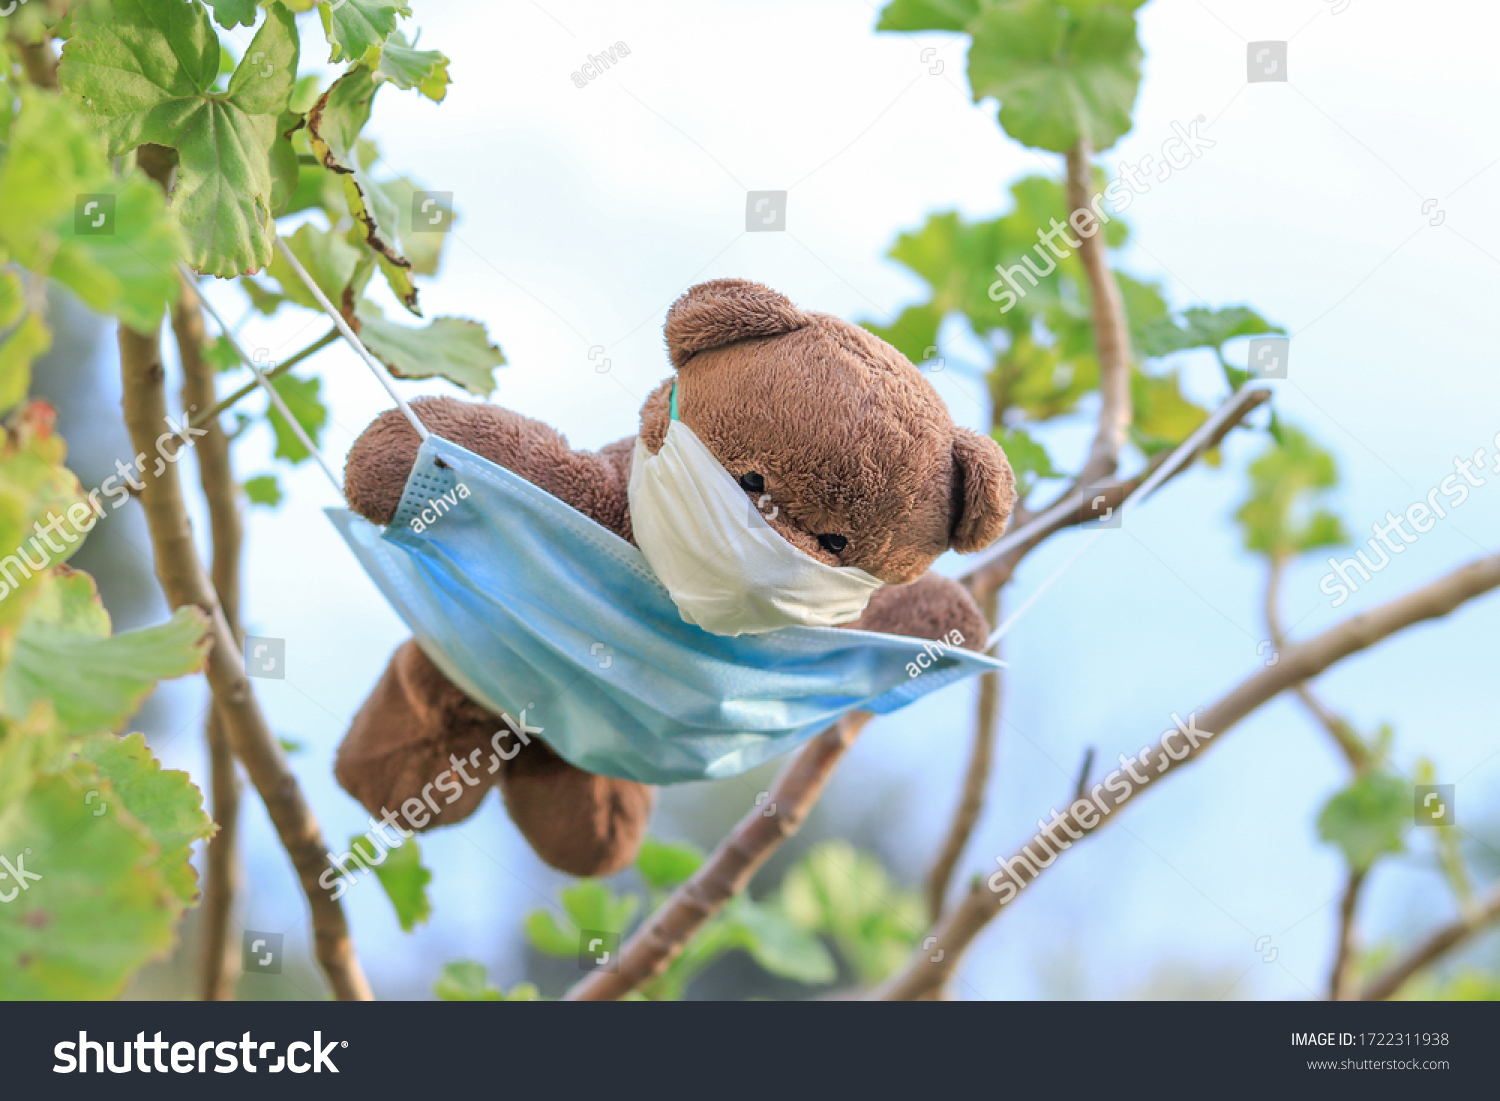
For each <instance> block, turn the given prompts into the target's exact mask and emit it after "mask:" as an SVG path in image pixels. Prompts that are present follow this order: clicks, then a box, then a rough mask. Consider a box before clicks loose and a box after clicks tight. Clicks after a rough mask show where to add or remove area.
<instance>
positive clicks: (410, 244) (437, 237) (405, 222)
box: [325, 173, 456, 275]
mask: <svg viewBox="0 0 1500 1101" xmlns="http://www.w3.org/2000/svg"><path fill="white" fill-rule="evenodd" d="M325 175H326V173H325ZM374 186H375V187H378V188H379V189H380V190H381V191H382V192H383V193H384V194H385V198H386V204H387V206H388V207H389V208H390V209H392V210H394V211H395V212H396V214H397V216H398V218H399V221H398V223H397V224H398V226H399V232H400V234H401V247H402V249H403V251H404V252H405V253H406V258H407V259H408V260H410V261H411V270H412V271H413V272H415V273H416V274H417V275H436V274H437V273H438V267H439V266H440V265H441V263H442V258H443V246H444V245H446V244H447V242H448V234H447V233H446V232H443V233H419V232H414V224H413V223H414V220H415V215H416V210H417V203H416V202H415V201H414V200H415V199H416V195H417V192H418V191H420V190H423V189H422V188H419V187H417V185H416V184H415V183H413V182H412V181H411V180H409V179H407V178H406V177H405V176H399V177H397V178H396V179H393V180H380V181H378V182H376V183H375V184H374ZM340 201H342V190H340ZM423 201H424V202H431V203H432V204H433V206H432V207H431V208H429V209H431V210H433V211H435V212H436V215H435V216H439V217H440V218H441V219H442V221H443V224H444V225H447V226H450V227H451V226H452V225H453V224H454V222H455V221H456V216H455V213H454V211H453V210H452V208H450V207H448V206H447V205H445V204H443V203H442V202H441V201H439V200H438V199H437V198H436V197H435V196H432V195H428V196H427V198H426V199H424V200H423Z"/></svg>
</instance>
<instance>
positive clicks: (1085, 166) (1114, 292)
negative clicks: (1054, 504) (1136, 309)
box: [1068, 138, 1132, 487]
mask: <svg viewBox="0 0 1500 1101" xmlns="http://www.w3.org/2000/svg"><path fill="white" fill-rule="evenodd" d="M1093 170H1094V168H1093V151H1092V150H1091V149H1090V148H1089V143H1088V141H1087V140H1085V139H1083V138H1080V139H1079V140H1078V144H1076V145H1075V146H1073V148H1072V149H1070V150H1068V210H1069V211H1070V212H1072V211H1078V210H1088V209H1089V189H1090V185H1091V184H1092V183H1093ZM1094 225H1095V230H1094V233H1093V235H1092V236H1089V237H1085V236H1084V235H1083V234H1081V233H1080V234H1079V235H1078V240H1079V249H1078V258H1079V260H1081V261H1082V262H1083V271H1084V274H1085V276H1086V277H1087V278H1088V284H1089V309H1090V312H1091V314H1092V319H1093V323H1094V356H1095V358H1096V359H1097V360H1098V361H1099V398H1100V406H1099V422H1098V426H1097V428H1096V429H1095V431H1094V442H1093V443H1092V444H1091V445H1090V446H1089V455H1088V459H1087V460H1085V462H1084V464H1083V470H1082V472H1081V473H1080V474H1079V476H1078V481H1079V484H1080V485H1081V486H1084V487H1088V486H1092V485H1093V484H1094V483H1096V482H1098V481H1099V480H1101V479H1103V478H1108V477H1110V476H1111V475H1113V474H1114V472H1115V470H1116V468H1117V467H1118V466H1119V464H1120V451H1121V449H1122V448H1124V446H1125V435H1126V433H1127V432H1128V431H1129V429H1130V420H1131V415H1132V414H1131V409H1130V368H1131V355H1130V326H1129V324H1128V323H1127V321H1126V319H1125V300H1124V299H1123V298H1121V297H1120V284H1119V283H1118V282H1116V281H1115V274H1114V272H1112V271H1110V269H1109V249H1108V246H1107V245H1106V244H1105V241H1104V227H1103V226H1102V225H1100V224H1099V223H1098V222H1097V221H1096V222H1095V223H1094Z"/></svg>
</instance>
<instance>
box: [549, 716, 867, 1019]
mask: <svg viewBox="0 0 1500 1101" xmlns="http://www.w3.org/2000/svg"><path fill="white" fill-rule="evenodd" d="M871 718H872V716H871V715H870V714H868V713H867V712H863V711H856V712H854V713H852V714H849V715H845V716H844V717H843V718H842V719H840V720H839V721H838V722H836V723H834V724H833V725H832V726H830V727H829V728H828V729H827V730H825V731H823V733H821V734H819V735H818V736H817V737H816V738H814V739H813V740H812V741H811V742H809V743H808V744H807V746H806V747H804V748H803V749H802V751H801V752H799V753H798V754H797V756H796V757H794V758H792V761H791V763H790V764H788V765H787V766H786V768H784V769H782V770H781V775H779V776H778V777H776V782H775V783H774V784H772V785H771V790H770V793H769V795H768V796H767V798H766V800H765V801H764V802H763V803H758V804H757V805H756V806H755V807H753V808H751V810H750V811H749V813H747V814H746V815H745V817H744V818H742V819H740V821H739V824H738V825H736V826H735V827H734V830H733V831H732V832H731V833H730V834H729V836H728V837H726V838H725V839H724V840H723V841H721V842H719V845H718V848H716V849H714V851H713V852H712V853H710V854H709V857H708V859H707V860H705V861H704V862H703V866H702V867H700V868H699V869H698V870H697V872H695V873H694V874H693V877H692V878H691V879H689V880H688V881H687V882H686V883H684V884H682V886H680V887H678V888H677V890H675V891H673V892H672V895H671V897H670V898H668V899H667V900H666V901H665V902H663V903H662V904H661V906H660V907H658V908H657V910H656V912H655V913H654V914H652V915H651V916H650V917H649V918H647V919H646V921H645V922H643V923H642V924H641V926H640V927H639V928H638V929H636V931H635V932H634V933H632V934H631V935H630V939H629V940H627V941H626V942H625V944H624V945H623V946H622V947H621V949H620V970H619V971H618V972H610V971H594V972H591V973H590V974H589V976H588V977H587V978H586V979H583V980H582V981H581V982H579V983H578V984H577V985H575V986H574V987H573V989H571V990H569V991H568V993H567V994H566V995H565V996H564V1000H565V1001H581V1002H602V1001H609V1000H611V999H614V998H620V997H623V996H624V995H626V994H628V993H630V991H632V990H634V989H635V988H636V987H637V986H639V985H640V984H641V983H643V982H645V981H646V980H648V979H650V978H652V977H653V976H655V975H659V974H661V972H662V971H664V970H666V967H667V965H668V964H670V963H671V962H672V961H673V960H674V959H676V958H677V956H678V955H679V954H680V953H681V952H682V949H683V948H684V947H685V946H686V944H687V942H688V941H690V940H691V939H692V938H693V935H694V934H695V933H697V932H698V930H699V929H701V928H702V927H703V925H704V923H705V922H707V921H708V919H709V918H711V917H713V916H714V914H716V913H718V912H719V908H720V907H722V906H723V905H724V903H725V902H727V901H729V899H730V898H732V897H733V896H734V895H736V894H738V893H739V892H740V891H743V890H744V889H745V887H746V886H748V885H749V883H750V879H751V877H752V876H754V875H755V873H756V871H757V870H759V868H760V866H761V865H762V864H764V863H765V862H766V861H767V860H768V859H769V858H770V856H771V854H772V853H774V852H775V851H776V850H777V849H778V848H780V847H781V843H782V842H783V841H785V840H786V839H787V838H789V837H791V836H792V835H793V834H794V833H796V832H797V830H798V829H800V828H801V826H802V822H803V820H804V819H805V818H806V817H807V813H808V811H810V810H811V809H812V806H813V804H814V803H816V802H817V801H818V796H819V795H821V794H822V792H823V786H824V785H825V784H826V783H827V782H828V778H829V777H830V776H831V775H833V768H834V766H835V765H836V764H838V762H839V760H840V758H842V757H843V755H844V752H845V751H846V750H847V749H848V748H849V747H850V746H851V745H853V744H854V739H855V738H856V737H857V736H858V734H859V732H860V731H861V730H863V729H864V727H865V724H866V723H868V722H869V721H870V719H871Z"/></svg>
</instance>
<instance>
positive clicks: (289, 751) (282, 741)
mask: <svg viewBox="0 0 1500 1101" xmlns="http://www.w3.org/2000/svg"><path fill="white" fill-rule="evenodd" d="M276 741H277V744H279V745H280V746H281V752H283V753H285V754H286V755H287V756H288V757H293V756H296V755H297V754H298V753H301V752H303V751H304V750H305V749H307V743H306V742H299V741H297V740H296V739H295V738H277V739H276Z"/></svg>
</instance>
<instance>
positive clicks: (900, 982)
mask: <svg viewBox="0 0 1500 1101" xmlns="http://www.w3.org/2000/svg"><path fill="white" fill-rule="evenodd" d="M1496 586H1500V556H1492V557H1486V558H1481V559H1477V560H1475V561H1473V562H1470V563H1468V564H1466V565H1464V566H1461V567H1459V568H1458V569H1456V570H1454V571H1453V572H1452V573H1449V574H1447V575H1445V576H1443V577H1441V578H1439V579H1438V580H1436V581H1433V582H1431V583H1429V584H1427V585H1424V586H1423V587H1422V588H1420V589H1416V590H1414V591H1412V592H1409V593H1407V594H1405V595H1404V596H1401V597H1398V598H1396V599H1395V600H1392V601H1389V602H1388V603H1385V604H1382V605H1380V606H1378V607H1376V608H1372V609H1371V610H1370V611H1367V612H1362V613H1360V614H1359V615H1356V616H1352V617H1351V618H1349V619H1346V620H1344V621H1343V622H1341V623H1339V624H1336V625H1335V626H1333V627H1331V628H1329V629H1328V630H1326V631H1324V632H1323V633H1322V634H1320V635H1317V636H1315V637H1313V638H1311V639H1308V640H1307V641H1306V642H1301V643H1295V644H1292V645H1289V646H1288V647H1287V648H1286V649H1285V650H1284V651H1282V653H1281V660H1280V661H1279V662H1278V663H1277V664H1275V665H1273V666H1269V667H1267V668H1263V669H1261V670H1260V671H1259V672H1257V673H1256V674H1255V675H1253V676H1251V677H1249V678H1247V679H1246V680H1244V681H1242V682H1241V683H1240V684H1239V685H1237V686H1236V687H1235V688H1234V689H1232V690H1231V691H1230V692H1229V693H1228V694H1227V695H1225V696H1223V697H1221V698H1220V699H1219V700H1217V701H1216V702H1215V703H1213V704H1212V705H1211V706H1210V707H1208V709H1207V710H1205V711H1204V712H1202V713H1201V714H1198V715H1196V716H1194V718H1195V719H1196V723H1197V731H1198V733H1199V735H1200V740H1198V741H1197V743H1196V744H1189V745H1188V748H1187V749H1186V750H1185V751H1184V752H1183V753H1182V754H1181V755H1179V756H1177V757H1175V758H1174V757H1173V756H1172V755H1170V754H1169V753H1168V752H1167V751H1166V750H1165V749H1164V748H1163V746H1162V745H1161V744H1157V745H1155V746H1153V747H1147V748H1146V749H1143V750H1142V751H1141V753H1140V755H1139V762H1138V763H1139V766H1140V769H1141V770H1142V771H1143V772H1144V774H1145V780H1144V782H1138V783H1135V784H1128V783H1123V784H1121V785H1119V786H1118V787H1117V788H1113V789H1112V788H1108V787H1106V786H1105V785H1102V784H1100V785H1095V787H1094V789H1093V792H1092V794H1091V795H1090V797H1089V798H1088V799H1087V800H1085V802H1086V803H1087V804H1088V806H1089V807H1091V808H1092V810H1088V809H1085V810H1084V811H1082V813H1081V816H1080V815H1079V814H1075V812H1074V809H1073V807H1070V808H1069V809H1068V810H1067V812H1066V813H1064V814H1060V815H1058V817H1057V820H1056V821H1057V824H1056V825H1055V826H1054V827H1052V829H1051V830H1049V831H1047V834H1046V835H1043V836H1047V835H1050V838H1051V841H1052V843H1053V845H1054V847H1055V848H1056V849H1057V855H1059V856H1060V855H1061V852H1062V850H1064V849H1067V848H1070V847H1071V846H1072V842H1069V841H1064V840H1060V839H1059V838H1058V837H1057V834H1056V832H1055V831H1056V830H1059V829H1061V830H1063V831H1065V832H1066V833H1067V834H1068V835H1069V836H1070V837H1074V838H1077V837H1079V835H1080V834H1082V835H1088V834H1090V833H1092V832H1093V831H1094V830H1095V829H1097V828H1099V827H1100V826H1101V825H1103V824H1104V823H1105V822H1107V821H1108V820H1109V819H1110V818H1111V817H1112V816H1113V813H1114V812H1115V811H1117V810H1119V809H1120V808H1121V807H1122V806H1124V805H1125V804H1126V803H1128V802H1131V801H1132V800H1134V799H1138V798H1140V796H1141V794H1142V793H1143V792H1145V791H1147V790H1149V789H1150V788H1152V787H1154V786H1155V784H1156V783H1157V782H1158V781H1160V780H1161V779H1162V777H1164V776H1167V775H1170V774H1171V773H1173V772H1176V771H1177V770H1179V769H1180V768H1182V767H1183V766H1184V765H1187V764H1189V763H1191V762H1192V761H1194V760H1196V759H1197V758H1198V756H1199V755H1200V754H1202V753H1203V752H1204V751H1205V750H1207V749H1208V747H1209V746H1211V745H1213V744H1216V743H1217V742H1218V741H1219V740H1221V739H1222V737H1223V734H1224V733H1225V732H1226V731H1228V730H1229V729H1230V728H1231V727H1232V726H1234V724H1235V723H1237V722H1239V721H1240V720H1241V719H1243V718H1244V717H1245V716H1246V715H1248V714H1250V713H1251V712H1252V711H1254V710H1256V709H1257V708H1258V707H1260V706H1261V705H1262V704H1264V703H1266V702H1267V701H1268V700H1270V699H1272V698H1274V697H1275V696H1277V695H1279V694H1280V693H1281V692H1284V691H1286V690H1287V689H1288V688H1291V687H1292V686H1294V685H1296V684H1299V683H1301V682H1302V681H1305V680H1308V679H1309V678H1311V677H1314V676H1317V675H1318V674H1320V673H1322V672H1323V671H1324V670H1325V669H1327V668H1329V667H1330V666H1331V665H1333V664H1334V663H1335V662H1338V661H1341V660H1342V659H1344V658H1346V657H1348V656H1349V655H1350V654H1355V653H1358V652H1359V651H1361V650H1365V649H1367V648H1369V647H1370V646H1373V645H1374V644H1375V643H1377V642H1380V641H1381V640H1382V639H1385V638H1387V637H1389V636H1390V635H1393V634H1395V633H1396V632H1397V631H1400V630H1403V629H1405V628H1407V627H1410V626H1411V625H1413V624H1415V623H1420V622H1422V621H1423V620H1428V619H1436V618H1439V617H1441V616H1445V615H1447V614H1448V613H1450V612H1452V611H1453V610H1454V609H1455V608H1457V607H1459V606H1460V605H1462V604H1464V603H1465V602H1466V601H1469V600H1472V599H1474V598H1475V597H1477V596H1479V595H1481V594H1483V593H1486V592H1489V591H1490V590H1491V589H1494V588H1495V587H1496ZM1209 732H1212V734H1211V735H1210V733H1209ZM1180 741H1181V742H1187V739H1186V738H1183V739H1181V740H1180ZM1134 778H1135V777H1132V779H1134ZM1079 805H1080V804H1078V803H1075V804H1074V807H1077V806H1079ZM1085 819H1087V820H1088V824H1086V823H1085ZM1023 863H1025V864H1030V863H1031V858H1030V857H1029V856H1028V855H1027V854H1025V853H1024V852H1023V853H1018V854H1017V855H1016V856H1015V857H1013V858H1012V859H1011V861H1010V862H1009V863H1008V864H1007V865H1006V866H1005V867H1003V868H1002V870H1001V871H1000V872H998V873H996V874H995V875H992V876H991V877H990V881H989V882H984V881H981V882H977V883H976V884H975V886H974V889H973V890H971V891H970V892H969V894H968V895H967V896H966V897H965V898H964V900H963V902H962V903H960V904H959V905H958V906H957V907H956V908H955V909H954V910H953V911H951V912H950V914H949V916H948V917H947V918H946V919H944V921H943V922H942V923H941V924H940V926H939V927H938V928H937V929H936V930H935V932H936V935H937V941H936V944H935V946H933V945H929V947H928V948H926V949H924V950H922V951H920V952H917V953H915V954H914V955H913V956H912V958H911V959H910V960H909V961H908V963H907V965H906V967H905V969H904V970H903V971H902V972H901V973H900V974H898V975H897V976H895V977H894V978H893V979H892V980H890V982H888V983H887V984H886V986H885V987H884V988H882V990H881V992H880V994H879V996H880V997H883V998H887V999H912V998H917V997H920V996H922V995H923V994H925V993H926V992H928V991H930V990H932V989H934V988H935V987H937V986H940V985H942V984H943V983H944V982H946V981H947V979H948V977H949V976H950V975H951V974H952V972H953V970H954V968H955V967H956V966H957V965H958V961H959V959H960V958H961V957H962V955H963V952H964V950H965V949H967V948H968V946H969V944H970V943H971V942H972V941H973V939H974V937H975V936H977V935H978V933H979V931H980V930H981V929H983V928H984V926H985V925H987V924H988V923H989V922H990V921H991V920H992V919H993V918H994V917H995V916H996V915H997V914H999V913H1000V911H1001V910H1002V909H1004V908H1005V906H1006V905H1008V904H1009V903H1010V902H1011V901H1012V900H1014V899H1015V898H1016V897H1017V896H1018V895H1019V894H1020V893H1021V891H1022V890H1024V888H1025V887H1026V886H1028V885H1029V884H1030V883H1031V882H1033V881H1034V879H1035V878H1036V877H1035V876H1033V877H1032V879H1029V880H1022V879H1019V878H1018V877H1017V873H1016V872H1015V871H1014V870H1013V869H1014V868H1015V867H1016V866H1017V865H1020V864H1023ZM1049 866H1050V865H1049ZM1040 872H1041V869H1037V875H1040ZM996 879H1000V880H1001V883H1000V884H998V885H997V886H995V887H993V888H992V887H991V886H990V883H992V882H993V881H994V880H996ZM1007 886H1008V887H1010V888H1011V891H1010V893H1009V894H1005V897H1004V898H1003V899H1002V894H1004V892H1003V891H1002V890H1001V888H1003V887H1007ZM1496 905H1497V906H1500V900H1497V902H1496ZM933 947H937V948H941V949H942V951H941V953H938V952H934V951H932V948H933ZM934 956H936V957H937V962H934V961H933V957H934ZM1398 985H1399V984H1398Z"/></svg>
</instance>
